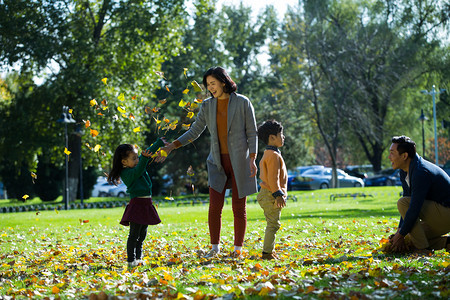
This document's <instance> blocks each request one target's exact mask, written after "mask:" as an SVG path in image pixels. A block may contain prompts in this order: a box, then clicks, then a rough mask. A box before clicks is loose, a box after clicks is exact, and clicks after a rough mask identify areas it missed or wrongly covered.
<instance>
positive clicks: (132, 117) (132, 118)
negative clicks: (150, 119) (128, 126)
mask: <svg viewBox="0 0 450 300" xmlns="http://www.w3.org/2000/svg"><path fill="white" fill-rule="evenodd" d="M130 119H131V120H133V121H134V120H136V118H135V117H134V115H133V114H131V113H130Z"/></svg>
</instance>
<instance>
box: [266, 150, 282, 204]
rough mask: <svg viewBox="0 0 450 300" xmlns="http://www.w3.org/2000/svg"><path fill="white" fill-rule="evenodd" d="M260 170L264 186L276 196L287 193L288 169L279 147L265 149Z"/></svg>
mask: <svg viewBox="0 0 450 300" xmlns="http://www.w3.org/2000/svg"><path fill="white" fill-rule="evenodd" d="M275 149H276V148H275ZM259 170H260V176H259V177H260V179H261V183H260V185H261V187H262V188H265V189H267V190H269V191H270V192H271V193H272V195H274V197H276V196H283V195H287V169H286V165H285V163H284V160H283V157H282V156H281V153H280V151H279V150H278V149H276V150H273V149H266V150H265V151H264V155H263V157H262V158H261V161H260V162H259Z"/></svg>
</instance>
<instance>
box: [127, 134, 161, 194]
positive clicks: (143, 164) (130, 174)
mask: <svg viewBox="0 0 450 300" xmlns="http://www.w3.org/2000/svg"><path fill="white" fill-rule="evenodd" d="M162 146H164V142H163V141H162V140H161V139H158V140H156V142H154V143H153V144H152V145H150V147H148V148H147V150H149V151H150V152H151V153H155V152H156V151H157V150H158V149H159V148H161V147H162ZM149 160H150V157H145V156H143V155H142V154H141V155H140V156H139V163H138V164H137V166H136V167H134V168H125V169H123V171H122V173H121V174H120V178H121V179H122V181H123V183H125V185H126V186H127V192H128V193H129V194H130V197H131V198H136V197H144V196H151V195H152V181H151V180H150V176H149V175H148V173H147V164H148V162H149Z"/></svg>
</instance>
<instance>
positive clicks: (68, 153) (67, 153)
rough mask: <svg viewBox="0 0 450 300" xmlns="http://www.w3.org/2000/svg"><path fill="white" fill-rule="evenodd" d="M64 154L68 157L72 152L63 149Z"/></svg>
mask: <svg viewBox="0 0 450 300" xmlns="http://www.w3.org/2000/svg"><path fill="white" fill-rule="evenodd" d="M64 153H65V154H66V155H70V153H72V152H70V151H69V150H67V148H66V147H64Z"/></svg>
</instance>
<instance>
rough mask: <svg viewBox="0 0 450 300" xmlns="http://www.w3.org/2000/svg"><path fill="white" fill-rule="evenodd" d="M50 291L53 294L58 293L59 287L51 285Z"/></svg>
mask: <svg viewBox="0 0 450 300" xmlns="http://www.w3.org/2000/svg"><path fill="white" fill-rule="evenodd" d="M52 293H53V294H58V293H59V288H58V287H57V286H56V285H55V286H54V287H52Z"/></svg>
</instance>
